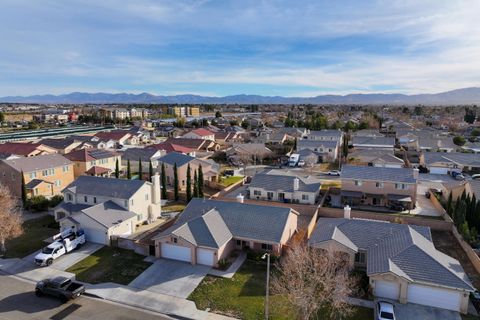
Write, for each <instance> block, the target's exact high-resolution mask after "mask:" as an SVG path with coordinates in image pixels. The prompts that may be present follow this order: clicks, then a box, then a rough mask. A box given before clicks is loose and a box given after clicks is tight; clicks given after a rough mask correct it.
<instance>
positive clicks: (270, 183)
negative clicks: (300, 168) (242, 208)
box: [249, 173, 320, 192]
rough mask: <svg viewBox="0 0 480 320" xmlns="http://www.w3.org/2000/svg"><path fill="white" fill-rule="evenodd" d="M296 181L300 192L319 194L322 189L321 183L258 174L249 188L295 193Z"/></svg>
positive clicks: (292, 177)
mask: <svg viewBox="0 0 480 320" xmlns="http://www.w3.org/2000/svg"><path fill="white" fill-rule="evenodd" d="M295 179H298V182H299V183H298V190H296V191H299V192H317V191H318V190H319V189H320V183H318V182H310V181H304V180H303V179H301V178H297V177H295V176H289V175H274V174H264V173H258V174H256V175H254V176H253V178H252V181H251V182H250V185H249V188H261V189H265V190H275V191H286V192H294V190H293V185H294V181H295Z"/></svg>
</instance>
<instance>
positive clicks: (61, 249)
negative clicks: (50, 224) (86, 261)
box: [35, 229, 85, 266]
mask: <svg viewBox="0 0 480 320" xmlns="http://www.w3.org/2000/svg"><path fill="white" fill-rule="evenodd" d="M53 240H54V241H53V242H52V243H51V244H49V245H48V246H46V247H45V248H43V249H42V252H40V253H39V254H37V255H36V256H35V264H36V265H38V266H49V265H51V264H52V263H53V260H55V259H57V258H58V257H61V256H63V255H64V254H66V253H68V252H70V251H72V250H75V249H78V248H80V247H81V246H82V245H83V244H84V243H85V233H84V232H83V230H78V231H74V230H72V229H70V230H66V231H64V232H62V233H59V234H56V235H54V236H53Z"/></svg>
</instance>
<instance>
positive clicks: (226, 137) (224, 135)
mask: <svg viewBox="0 0 480 320" xmlns="http://www.w3.org/2000/svg"><path fill="white" fill-rule="evenodd" d="M239 141H241V138H240V136H239V135H238V134H237V133H236V132H227V131H217V132H215V142H216V143H218V144H219V145H220V146H221V147H225V146H227V145H230V144H232V143H234V142H239Z"/></svg>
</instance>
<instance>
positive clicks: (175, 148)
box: [149, 142, 194, 153]
mask: <svg viewBox="0 0 480 320" xmlns="http://www.w3.org/2000/svg"><path fill="white" fill-rule="evenodd" d="M149 148H153V149H156V150H163V151H165V152H166V153H170V152H180V153H190V152H192V151H194V150H193V149H191V148H188V147H184V146H181V145H178V144H174V143H170V142H162V143H159V144H152V145H151V146H149Z"/></svg>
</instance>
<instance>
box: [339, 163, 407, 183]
mask: <svg viewBox="0 0 480 320" xmlns="http://www.w3.org/2000/svg"><path fill="white" fill-rule="evenodd" d="M341 178H342V179H354V180H375V181H389V182H400V183H415V182H416V180H415V178H414V177H413V169H411V168H386V167H370V166H350V165H345V166H343V167H342V172H341Z"/></svg>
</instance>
